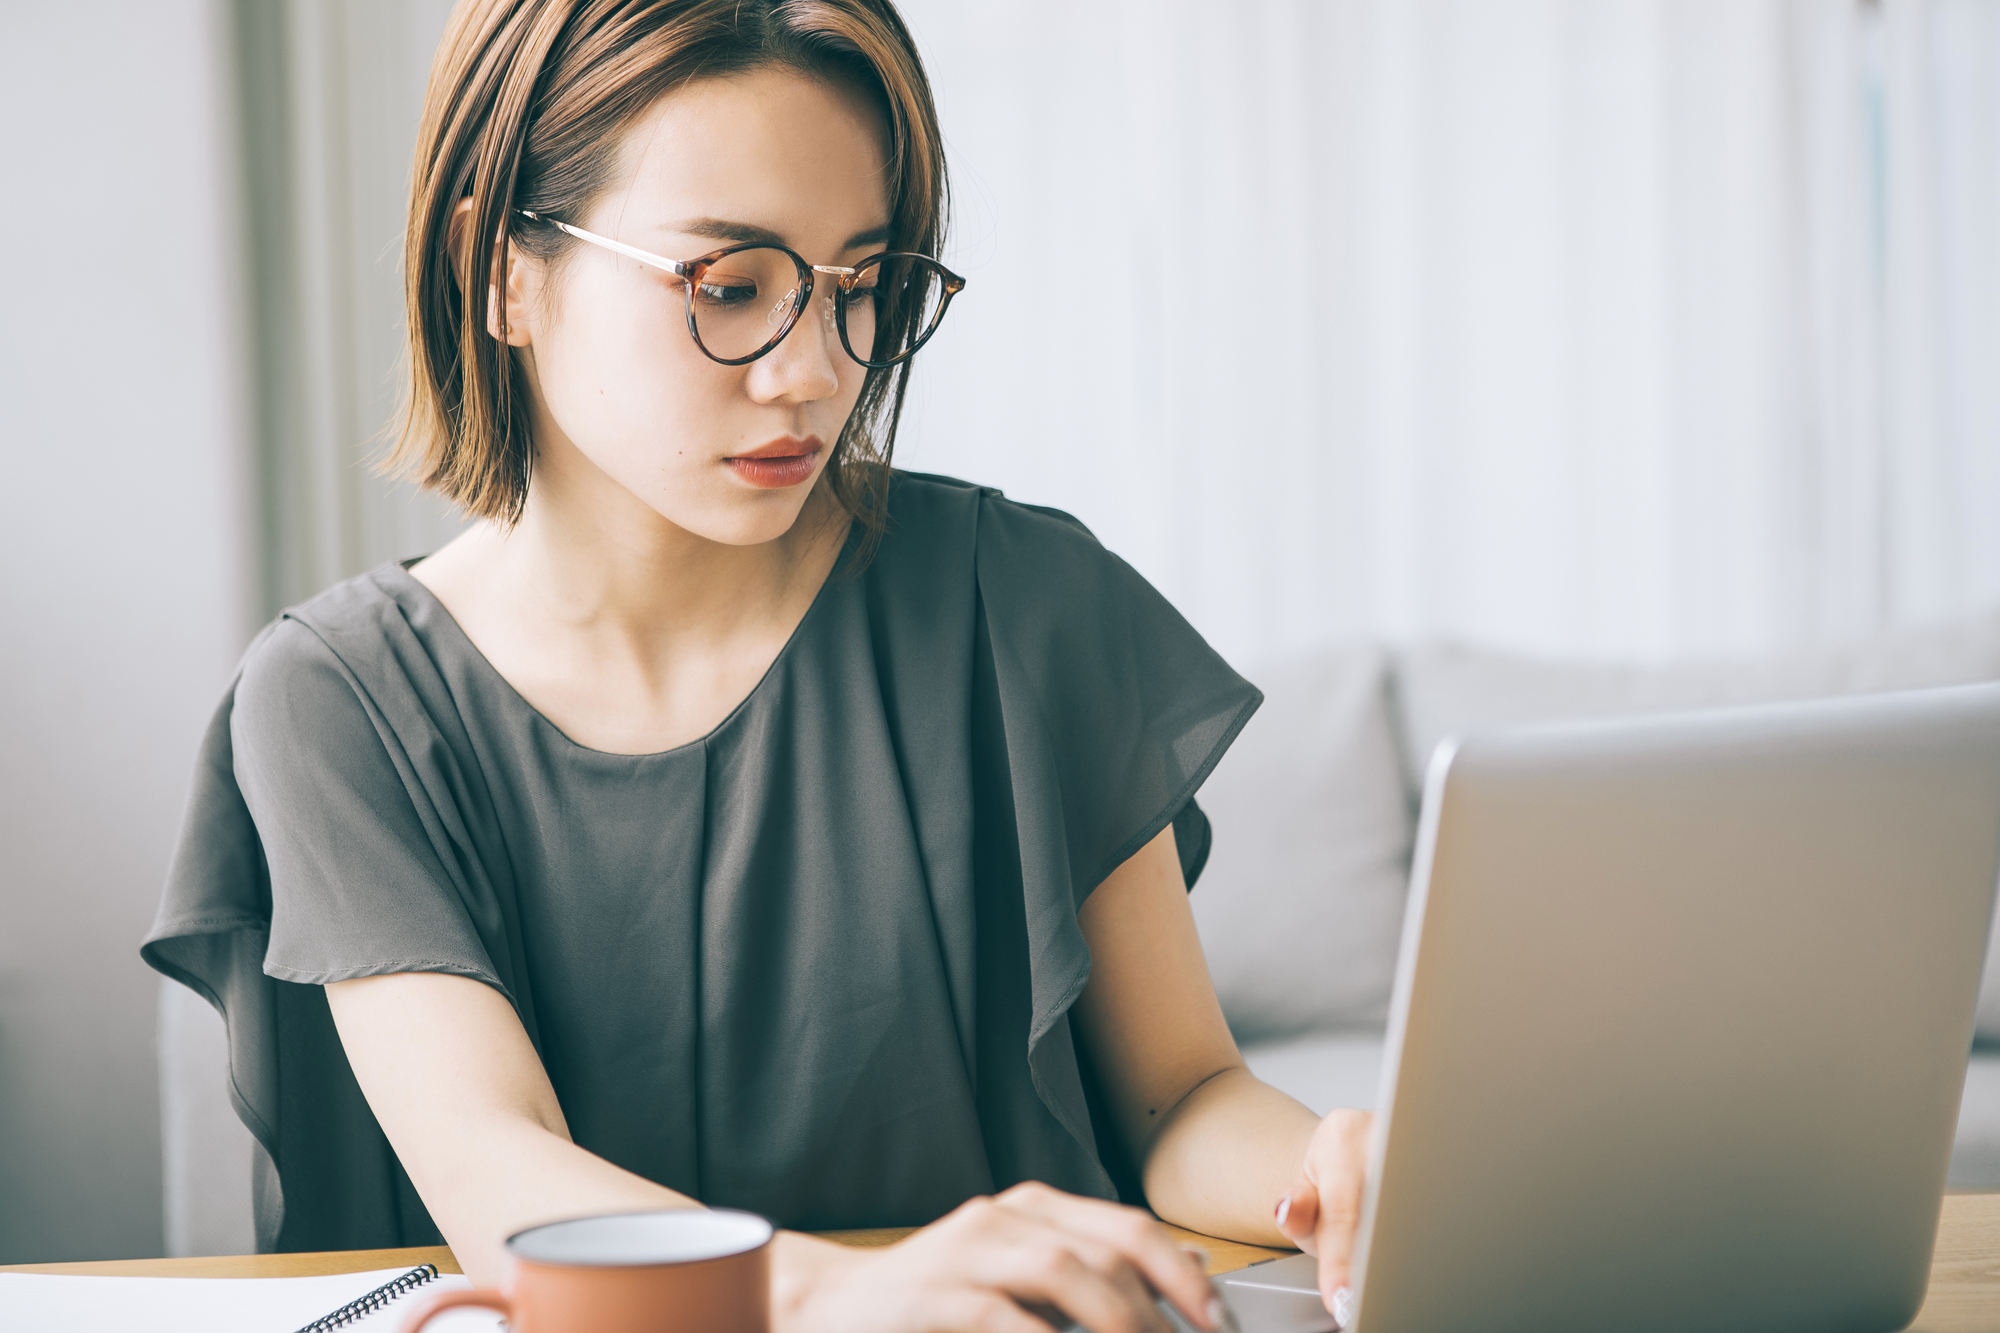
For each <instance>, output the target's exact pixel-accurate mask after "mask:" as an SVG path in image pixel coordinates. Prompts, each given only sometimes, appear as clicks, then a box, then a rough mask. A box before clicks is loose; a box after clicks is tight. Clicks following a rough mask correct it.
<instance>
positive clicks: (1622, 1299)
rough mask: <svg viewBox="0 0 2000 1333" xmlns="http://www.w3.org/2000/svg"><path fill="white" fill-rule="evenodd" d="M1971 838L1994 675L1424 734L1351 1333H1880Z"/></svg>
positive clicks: (1919, 1160)
mask: <svg viewBox="0 0 2000 1333" xmlns="http://www.w3.org/2000/svg"><path fill="white" fill-rule="evenodd" d="M1996 862H2000V685H1991V686H1973V687H1966V688H1958V689H1944V690H1926V691H1917V692H1911V693H1905V694H1893V695H1876V696H1869V697H1861V698H1850V699H1841V700H1830V701H1823V702H1813V703H1806V704H1791V705H1781V706H1773V707H1763V708H1749V709H1732V710H1726V711H1717V712H1710V713H1700V714H1684V715H1677V716H1666V717H1654V718H1647V719H1639V720H1628V721H1618V722H1592V723H1579V724H1569V725H1561V726H1543V727H1535V728H1522V729H1517V730H1510V731H1497V732H1492V733H1486V734H1480V735H1475V736H1472V737H1470V738H1467V739H1465V740H1463V741H1460V742H1457V743H1455V744H1454V743H1450V742H1448V743H1447V744H1446V745H1445V746H1442V747H1440V750H1439V752H1438V755H1437V757H1436V758H1435V759H1434V760H1433V762H1432V765H1431V769H1430V773H1429V776H1428V781H1427V784H1426V789H1425V794H1424V810H1423V817H1422V820H1421V825H1420V829H1419V834H1418V847H1417V859H1416V863H1415V869H1414V874H1413V877H1412V883H1411V897H1410V905H1409V916H1408V920H1407V924H1406V927H1405V930H1404V937H1403V954H1402V958H1401V962H1400V966H1399V969H1398V975H1397V981H1396V990H1395V994H1394V999H1393V1002H1392V1008H1391V1014H1390V1021H1389V1032H1388V1049H1387V1058H1386V1061H1385V1068H1384V1071H1383V1088H1384V1091H1383V1097H1382V1101H1381V1103H1380V1105H1381V1108H1382V1109H1381V1112H1380V1114H1379V1115H1378V1118H1377V1123H1376V1131H1375V1140H1374V1144H1373V1149H1372V1160H1371V1163H1370V1171H1369V1186H1368V1191H1367V1196H1366V1199H1365V1203H1364V1211H1363V1219H1362V1228H1361V1236H1360V1243H1359V1246H1358V1248H1357V1252H1356V1256H1355V1260H1356V1262H1355V1268H1354V1272H1355V1276H1356V1287H1357V1292H1356V1295H1357V1300H1358V1311H1357V1315H1356V1327H1357V1328H1358V1329H1359V1330H1360V1333H1445V1331H1446V1330H1454V1331H1458V1330H1464V1329H1468V1328H1476V1329H1480V1330H1482V1331H1483V1333H1504V1331H1506V1330H1523V1331H1524V1333H1525V1331H1526V1330H1535V1333H1559V1331H1560V1330H1567V1329H1579V1330H1581V1329H1592V1330H1601V1329H1605V1328H1614V1327H1615V1328H1618V1329H1621V1330H1627V1331H1630V1333H1642V1331H1643V1330H1651V1329H1659V1330H1666V1329H1675V1330H1684V1329H1687V1328H1701V1329H1704V1330H1709V1331H1710V1333H1725V1331H1727V1330H1734V1329H1743V1330H1749V1329H1756V1330H1760V1331H1762V1333H1771V1331H1773V1330H1782V1329H1793V1328H1796V1329H1813V1330H1836V1329H1852V1330H1890V1329H1897V1328H1901V1327H1903V1325H1904V1324H1906V1323H1907V1322H1908V1321H1909V1320H1910V1318H1911V1317H1912V1316H1913V1315H1914V1314H1915V1312H1916V1310H1917V1308H1918V1306H1919V1304H1920V1303H1921V1302H1922V1299H1923V1295H1924V1291H1925V1286H1926V1281H1927V1277H1928V1270H1929V1262H1930V1254H1931V1247H1932V1244H1933V1241H1934V1238H1935V1232H1936V1226H1937V1219H1938V1211H1939V1201H1940V1198H1941V1196H1942V1194H1943V1189H1944V1182H1945V1171H1946V1166H1947V1161H1948V1157H1949V1154H1950V1147H1951V1138H1952V1131H1953V1126H1954V1123H1955V1120H1956V1115H1957V1109H1958V1101H1959V1094H1960V1090H1961V1085H1962V1083H1963V1080H1964V1075H1965V1062H1966V1054H1967V1051H1968V1049H1969V1048H1970V1045H1971V1040H1972V1024H1973V1008H1974V1002H1975V998H1976V994H1977V991H1978V985H1979V976H1980V968H1981V964H1982V960H1983V958H1984V955H1985V950H1986V940H1987V934H1988V925H1989V916H1990V913H1991V911H1992V903H1993V894H1994V883H1995V878H1996V870H2000V865H1997V864H1996Z"/></svg>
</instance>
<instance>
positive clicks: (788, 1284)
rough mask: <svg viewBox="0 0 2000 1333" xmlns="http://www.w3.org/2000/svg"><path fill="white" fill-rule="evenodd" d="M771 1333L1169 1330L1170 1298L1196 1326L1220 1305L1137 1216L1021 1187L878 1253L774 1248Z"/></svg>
mask: <svg viewBox="0 0 2000 1333" xmlns="http://www.w3.org/2000/svg"><path fill="white" fill-rule="evenodd" d="M773 1258H774V1260H775V1265H776V1269H777V1271H776V1273H775V1274H774V1291H773V1302H772V1312H771V1313H772V1327H773V1329H774V1330H775V1333H1049V1330H1050V1328H1051V1327H1052V1326H1053V1327H1055V1328H1062V1327H1065V1326H1067V1325H1068V1324H1069V1323H1070V1322H1072V1321H1074V1322H1075V1323H1077V1324H1080V1325H1082V1326H1083V1327H1084V1328H1087V1329H1089V1330H1090V1333H1172V1330H1171V1325H1169V1324H1168V1323H1167V1321H1166V1319H1165V1317H1164V1316H1162V1315H1161V1313H1160V1311H1159V1310H1158V1308H1157V1307H1156V1306H1155V1305H1154V1293H1155V1292H1157V1293H1159V1295H1161V1296H1164V1297H1166V1298H1167V1299H1168V1300H1169V1301H1171V1302H1172V1303H1173V1304H1174V1305H1175V1306H1176V1307H1178V1308H1179V1310H1180V1312H1181V1314H1182V1315H1183V1316H1184V1317H1185V1318H1186V1319H1187V1320H1188V1322H1189V1323H1191V1324H1192V1325H1193V1326H1194V1327H1196V1328H1199V1329H1208V1330H1214V1329H1216V1328H1218V1327H1219V1324H1220V1319H1221V1312H1222V1307H1221V1303H1220V1301H1219V1300H1218V1299H1217V1296H1216V1292H1215V1287H1214V1285H1213V1284H1212V1283H1210V1282H1209V1280H1208V1277H1207V1275H1206V1273H1204V1272H1203V1269H1202V1261H1201V1259H1200V1258H1199V1257H1198V1256H1197V1255H1195V1254H1192V1253H1190V1252H1188V1251H1186V1250H1183V1249H1181V1248H1180V1246H1179V1245H1177V1244H1175V1242H1174V1240H1173V1237H1172V1236H1170V1235H1169V1234H1168V1232H1167V1230H1166V1228H1165V1227H1163V1226H1161V1225H1160V1224H1159V1223H1158V1222H1156V1221H1154V1220H1153V1219H1152V1218H1151V1217H1150V1216H1148V1215H1147V1214H1145V1213H1143V1212H1141V1211H1139V1210H1138V1209H1136V1208H1126V1207H1122V1206H1120V1205H1118V1204H1114V1203H1105V1202H1103V1201H1101V1200H1098V1199H1085V1198H1080V1197H1078V1196H1076V1195H1073V1194H1065V1193H1063V1192H1062V1191H1061V1190H1057V1189H1053V1188H1051V1187H1049V1186H1047V1185H1041V1184H1034V1183H1029V1184H1024V1185H1016V1186H1014V1187H1013V1188H1012V1189H1009V1190H1007V1191H1006V1192H1004V1193H1002V1194H999V1195H996V1196H994V1197H992V1198H979V1199H973V1200H970V1201H969V1202H967V1203H964V1204H961V1205H960V1206H959V1207H958V1208H956V1209H954V1210H953V1211H952V1212H950V1213H948V1214H946V1215H945V1216H944V1217H942V1218H939V1219H938V1220H937V1221H936V1222H933V1223H932V1224H931V1225H929V1226H927V1227H925V1228H924V1229H923V1230H921V1231H918V1232H916V1233H915V1234H913V1235H911V1236H909V1237H907V1238H905V1239H904V1240H901V1241H898V1242H897V1243H896V1244H894V1245H890V1246H887V1247H885V1248H882V1249H879V1250H859V1249H856V1250H839V1249H837V1247H828V1246H826V1245H824V1244H823V1243H818V1242H813V1241H811V1240H810V1239H809V1238H806V1237H794V1236H791V1235H787V1236H785V1237H782V1238H781V1243H780V1245H779V1247H778V1250H777V1253H776V1254H775V1255H774V1256H773Z"/></svg>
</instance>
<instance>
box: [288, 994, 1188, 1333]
mask: <svg viewBox="0 0 2000 1333" xmlns="http://www.w3.org/2000/svg"><path fill="white" fill-rule="evenodd" d="M326 992H327V1003H328V1004H329V1006H330V1007H331V1008H332V1010H333V1020H334V1025H335V1027H336V1028H338V1030H339V1032H340V1040H341V1045H342V1046H344V1047H345V1048H346V1050H347V1058H348V1063H349V1064H351V1065H352V1066H353V1067H354V1074H355V1077H356V1078H357V1079H358V1080H359V1081H360V1084H361V1091H362V1093H363V1095H365V1096H366V1097H367V1098H368V1105H369V1106H370V1107H371V1108H372V1109H373V1110H374V1112H375V1117H376V1119H377V1120H378V1121H379V1122H380V1123H381V1125H382V1130H383V1132H384V1133H385V1134H387V1135H388V1137H389V1143H390V1146H391V1147H393V1148H394V1149H395V1150H396V1155H397V1157H398V1158H400V1159H401V1161H402V1163H403V1166H404V1169H405V1170H407V1171H408V1172H409V1173H410V1179H411V1182H412V1183H413V1184H414V1185H415V1186H416V1187H417V1193H418V1194H419V1195H421V1196H422V1197H423V1200H424V1204H425V1206H426V1207H428V1208H429V1209H430V1212H431V1217H432V1219H433V1220H435V1221H436V1222H437V1224H438V1227H439V1229H440V1230H442V1231H443V1232H444V1236H445V1240H446V1242H447V1243H449V1244H450V1246H451V1249H452V1253H453V1255H454V1256H455V1257H456V1258H457V1259H458V1261H459V1264H460V1265H461V1266H462V1267H463V1268H464V1269H465V1271H466V1273H467V1275H469V1276H470V1277H471V1278H472V1280H473V1282H474V1283H475V1284H477V1285H480V1286H494V1285H497V1284H498V1283H499V1281H500V1279H501V1277H502V1274H503V1272H504V1269H505V1263H506V1255H505V1251H504V1248H503V1241H504V1240H505V1238H506V1237H507V1236H508V1235H510V1234H512V1233H513V1232H515V1231H518V1230H520V1229H521V1228H523V1227H528V1226H533V1225H535V1224H536V1223H538V1222H545V1221H553V1220H555V1219H557V1218H563V1217H576V1216H582V1215H585V1214H589V1213H599V1212H617V1211H630V1210H634V1209H643V1208H695V1207H700V1206H701V1205H700V1204H699V1203H698V1202H697V1201H695V1200H694V1199H691V1198H689V1197H688V1196H686V1195H684V1194H679V1193H676V1192H675V1191H673V1190H670V1189H667V1188H665V1187H664V1186H661V1185H656V1184H654V1183H653V1182H651V1181H649V1180H646V1179H643V1178H642V1177H639V1176H636V1175H633V1174H632V1173H631V1172H629V1171H626V1170H623V1169H622V1168H619V1167H616V1166H613V1165H612V1164H611V1163H609V1162H607V1161H605V1160H604V1159H603V1158H601V1157H597V1156H595V1155H594V1154H592V1153H590V1152H587V1151H586V1150H584V1149H582V1148H579V1147H578V1146H576V1144H574V1143H572V1142H571V1141H570V1137H569V1129H568V1126H567V1125H566V1124H565V1123H564V1121H563V1115H562V1108H561V1106H560V1105H558V1103H557V1102H556V1096H555V1090H554V1089H553V1088H552V1087H551V1086H550V1085H549V1080H548V1075H547V1074H546V1072H544V1070H543V1069H542V1064H541V1061H540V1059H539V1058H538V1057H537V1056H536V1054H535V1049H534V1046H533V1044H532V1043H530V1042H529V1040H528V1035H527V1033H526V1031H525V1030H523V1028H522V1026H521V1021H520V1019H519V1018H518V1017H517V1016H516V1015H515V1013H514V1010H513V1008H512V1006H510V1005H509V1004H508V1003H507V1001H506V999H505V998H503V997H502V996H501V995H500V994H499V992H497V991H495V990H493V989H492V988H491V987H489V986H486V985H484V984H483V983H481V982H477V981H473V980H471V979H469V978H466V977H457V976H449V975H445V974H442V973H431V972H413V973H396V974H393V975H390V976H384V977H367V978H362V979H359V980H355V981H342V982H336V983H335V984H333V985H331V986H328V987H327V988H326ZM412 1029H414V1030H416V1031H420V1032H423V1033H425V1034H427V1038H426V1040H424V1041H422V1042H412V1041H410V1039H409V1034H410V1032H411V1030H412ZM772 1259H773V1262H772V1289H771V1297H772V1314H773V1326H774V1328H775V1329H777V1330H779V1333H804V1331H806V1330H810V1333H935V1331H936V1330H948V1331H949V1333H1034V1330H1037V1329H1039V1330H1042V1333H1047V1329H1048V1327H1049V1326H1048V1324H1047V1323H1045V1322H1043V1321H1041V1320H1039V1319H1036V1318H1034V1317H1033V1316H1031V1315H1029V1314H1027V1313H1026V1312H1025V1311H1024V1310H1023V1308H1022V1305H1023V1304H1030V1303H1032V1304H1036V1305H1040V1306H1046V1307H1052V1308H1056V1309H1061V1310H1064V1311H1067V1312H1068V1313H1069V1314H1070V1315H1071V1316H1073V1317H1075V1318H1079V1319H1084V1320H1086V1321H1088V1322H1089V1324H1090V1326H1091V1327H1093V1328H1100V1329H1104V1330H1107V1333H1167V1325H1166V1323H1165V1321H1164V1320H1163V1319H1162V1318H1161V1317H1160V1315H1159V1313H1158V1312H1157V1311H1156V1310H1155V1309H1154V1308H1153V1305H1152V1298H1151V1294H1150V1293H1151V1292H1152V1291H1160V1292H1164V1293H1167V1294H1168V1295H1170V1296H1172V1297H1173V1298H1174V1300H1175V1301H1176V1302H1177V1303H1178V1304H1179V1305H1180V1307H1181V1309H1182V1311H1183V1313H1185V1314H1187V1315H1189V1316H1190V1317H1191V1318H1193V1319H1194V1320H1195V1322H1196V1325H1197V1326H1198V1327H1201V1328H1206V1329H1214V1328H1215V1327H1216V1326H1217V1324H1216V1318H1215V1316H1214V1313H1213V1311H1212V1308H1211V1306H1210V1302H1212V1301H1213V1299H1214V1291H1213V1289H1212V1288H1211V1287H1210V1286H1209V1283H1208V1280H1207V1279H1206V1278H1205V1277H1203V1276H1202V1274H1201V1271H1200V1269H1199V1268H1198V1267H1197V1266H1195V1265H1194V1264H1192V1263H1190V1262H1189V1261H1188V1259H1187V1257H1186V1256H1185V1255H1183V1254H1182V1253H1180V1251H1178V1250H1177V1249H1176V1248H1175V1247H1174V1245H1173V1243H1172V1241H1171V1240H1170V1239H1169V1237H1168V1236H1167V1234H1166V1233H1165V1232H1164V1231H1163V1230H1161V1229H1160V1228H1159V1226H1158V1225H1157V1224H1155V1223H1153V1222H1152V1221H1151V1220H1150V1219H1148V1218H1146V1217H1145V1216H1144V1215H1143V1214H1139V1213H1136V1212H1133V1211H1132V1210H1130V1209H1125V1208H1119V1207H1116V1206H1114V1205H1110V1204H1105V1203H1100V1202H1098V1201H1097V1200H1095V1199H1075V1198H1071V1197H1069V1196H1067V1195H1063V1194H1060V1193H1058V1192H1057V1191H1055V1190H1051V1189H1049V1188H1047V1187H1046V1186H1039V1185H1023V1186H1017V1187H1016V1188H1014V1189H1012V1190H1009V1191H1007V1192H1006V1193H1005V1194H1002V1195H1001V1196H999V1197H998V1198H996V1199H975V1200H971V1201H969V1202H968V1203H966V1204H965V1205H963V1206H962V1207H960V1208H958V1209H957V1210H955V1211H954V1212H952V1213H951V1214H950V1215H949V1216H947V1217H945V1218H943V1219H941V1220H939V1221H938V1222H936V1223H934V1224H933V1225H931V1226H929V1227H926V1228H924V1229H923V1230H922V1231H920V1232H918V1233H917V1234H916V1235H915V1236H912V1237H911V1238H910V1239H909V1240H907V1241H905V1242H903V1243H901V1244H898V1245H893V1246H889V1247H887V1248H885V1249H879V1250H850V1249H847V1248H845V1247H843V1246H839V1245H833V1244H830V1243H828V1242H826V1241H822V1240H818V1239H815V1238H814V1237H811V1236H803V1235H799V1234H797V1233H795V1232H781V1233H780V1234H779V1236H778V1240H777V1244H776V1248H775V1251H774V1254H773V1256H772Z"/></svg>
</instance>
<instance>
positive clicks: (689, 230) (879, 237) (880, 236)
mask: <svg viewBox="0 0 2000 1333" xmlns="http://www.w3.org/2000/svg"><path fill="white" fill-rule="evenodd" d="M660 230H661V231H670V232H673V233H674V234H676V235H679V236H706V237H708V238H709V239H710V240H716V241H729V242H731V243H732V244H736V245H784V244H785V243H786V242H785V238H784V237H782V236H780V235H779V234H778V233H777V232H775V231H772V230H771V229H770V228H769V227H759V226H757V225H756V224H754V223H750V222H731V221H729V220H728V219H727V218H689V219H688V220H687V221H685V222H674V223H669V224H668V225H666V226H664V227H662V228H660ZM892 234H893V233H892V232H891V231H890V229H889V226H888V224H887V223H884V224H883V225H881V226H879V227H870V228H869V229H868V230H866V231H858V232H856V233H854V235H852V236H850V237H848V238H847V244H846V245H845V246H843V247H841V248H842V249H844V250H859V249H860V248H861V247H862V246H864V245H880V244H881V243H882V242H884V241H886V240H888V239H889V237H890V236H891V235H892Z"/></svg>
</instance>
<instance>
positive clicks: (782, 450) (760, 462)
mask: <svg viewBox="0 0 2000 1333" xmlns="http://www.w3.org/2000/svg"><path fill="white" fill-rule="evenodd" d="M823 447H824V446H822V445H821V444H820V442H819V440H818V439H817V438H811V439H804V440H792V439H782V440H773V441H771V442H770V443H769V444H764V445H759V446H758V447H757V448H755V449H752V450H751V451H750V452H748V453H744V454H737V455H736V456H735V457H733V458H725V459H723V460H722V461H723V462H725V463H727V464H729V466H730V468H731V470H733V471H734V472H735V473H736V475H737V476H739V477H741V478H742V479H743V480H745V481H747V482H749V483H750V484H751V485H752V486H761V487H763V488H765V489H766V490H774V491H775V490H783V489H784V488H785V487H787V486H797V485H798V484H799V483H800V482H804V481H810V480H812V475H813V473H814V472H815V471H817V470H818V467H819V454H820V450H821V448H823Z"/></svg>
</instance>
